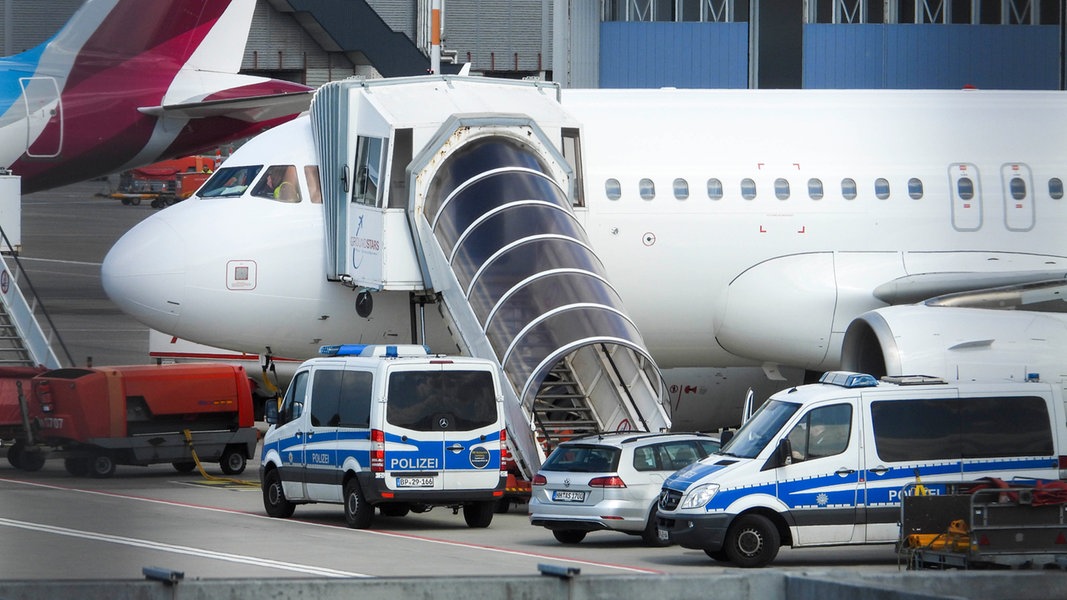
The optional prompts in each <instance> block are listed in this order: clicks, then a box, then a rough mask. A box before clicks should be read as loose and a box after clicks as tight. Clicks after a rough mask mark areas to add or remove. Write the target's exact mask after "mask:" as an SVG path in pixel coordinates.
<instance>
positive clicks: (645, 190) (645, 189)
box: [638, 177, 656, 200]
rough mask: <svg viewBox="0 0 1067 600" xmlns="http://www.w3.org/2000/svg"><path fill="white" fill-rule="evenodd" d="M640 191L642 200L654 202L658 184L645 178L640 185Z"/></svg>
mask: <svg viewBox="0 0 1067 600" xmlns="http://www.w3.org/2000/svg"><path fill="white" fill-rule="evenodd" d="M638 189H639V190H640V192H641V199H642V200H652V199H653V198H655V197H656V184H655V183H653V182H652V180H651V179H649V178H647V177H645V178H643V179H641V183H640V184H639V185H638Z"/></svg>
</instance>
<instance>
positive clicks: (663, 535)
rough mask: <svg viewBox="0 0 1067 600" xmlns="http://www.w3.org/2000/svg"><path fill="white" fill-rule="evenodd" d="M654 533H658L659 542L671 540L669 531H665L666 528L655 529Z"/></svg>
mask: <svg viewBox="0 0 1067 600" xmlns="http://www.w3.org/2000/svg"><path fill="white" fill-rule="evenodd" d="M656 533H657V534H658V535H659V541H661V542H669V541H671V532H669V531H667V530H666V529H657V530H656Z"/></svg>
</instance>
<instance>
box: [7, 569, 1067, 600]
mask: <svg viewBox="0 0 1067 600" xmlns="http://www.w3.org/2000/svg"><path fill="white" fill-rule="evenodd" d="M161 573H162V575H161ZM166 573H167V572H166V571H164V570H160V572H158V573H155V574H154V575H153V576H154V577H155V579H153V580H148V579H145V580H94V581H0V600H67V599H70V600H215V599H217V598H226V599H227V600H298V599H299V600H307V599H308V598H315V599H316V600H350V599H351V598H359V599H360V600H397V599H403V600H421V599H425V600H441V599H443V598H464V599H471V598H478V599H479V600H482V599H484V600H498V599H499V600H618V599H619V598H647V599H649V600H656V599H661V598H715V600H787V599H788V600H854V599H855V598H864V600H872V599H873V600H932V599H935V598H936V599H939V600H943V599H946V598H948V599H951V598H966V599H975V600H979V599H981V600H988V599H989V598H997V600H1024V599H1030V598H1034V599H1037V598H1040V599H1043V600H1047V599H1049V598H1067V576H1065V575H1064V574H1063V573H1062V572H1040V571H1035V572H1021V571H1010V572H1008V571H995V572H973V571H966V572H964V571H936V572H934V571H924V572H910V573H899V574H895V575H894V574H882V575H859V576H857V575H855V573H851V572H850V573H849V574H848V580H846V581H842V580H838V579H836V578H831V576H830V574H828V573H826V572H820V573H811V574H809V573H803V572H792V571H776V570H773V569H767V570H763V571H738V572H737V573H728V574H722V573H717V574H714V575H629V576H615V575H581V574H576V575H573V576H551V575H541V576H537V575H532V576H516V577H408V578H370V579H269V580H268V579H255V580H253V579H225V580H223V579H215V580H198V579H184V578H179V577H178V576H177V574H174V576H173V577H167V575H166Z"/></svg>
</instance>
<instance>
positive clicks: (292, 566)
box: [0, 518, 370, 577]
mask: <svg viewBox="0 0 1067 600" xmlns="http://www.w3.org/2000/svg"><path fill="white" fill-rule="evenodd" d="M0 526H2V527H12V528H15V529H25V530H28V531H36V532H41V533H51V534H54V535H63V536H67V537H74V538H81V539H85V540H90V541H94V542H107V543H109V544H120V545H122V546H133V547H135V548H144V549H147V550H157V551H159V552H170V553H172V554H184V555H187V556H195V557H197V558H205V559H209V560H222V561H227V562H234V563H241V564H245V565H252V566H256V567H266V568H269V569H282V570H285V571H294V572H297V573H305V574H308V575H318V576H321V577H370V575H365V574H363V573H352V572H349V571H338V570H336V569H327V568H325V567H314V566H311V565H301V564H297V563H290V562H282V561H277V560H271V559H269V558H257V557H255V556H245V555H241V554H229V553H226V552H215V551H214V550H206V549H204V548H191V547H189V546H177V545H174V544H164V543H161V542H153V541H151V540H142V539H137V538H128V537H122V536H117V535H108V534H105V533H96V532H92V531H80V530H77V529H67V528H66V527H55V526H53V525H43V524H40V523H28V522H26V521H15V520H12V519H4V518H0Z"/></svg>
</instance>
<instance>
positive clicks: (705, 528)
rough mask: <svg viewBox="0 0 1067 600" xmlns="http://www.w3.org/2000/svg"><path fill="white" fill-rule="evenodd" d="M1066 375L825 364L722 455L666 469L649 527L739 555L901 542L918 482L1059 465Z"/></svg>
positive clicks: (1044, 471) (1025, 476)
mask: <svg viewBox="0 0 1067 600" xmlns="http://www.w3.org/2000/svg"><path fill="white" fill-rule="evenodd" d="M1065 442H1067V433H1065V416H1064V404H1063V387H1062V384H1048V383H1039V382H1033V383H1029V382H1015V383H1010V382H1005V383H955V382H954V383H952V384H949V383H947V382H945V381H944V380H941V379H937V378H931V377H923V376H916V377H885V378H882V380H876V379H875V378H874V377H872V376H870V375H864V374H860V373H850V372H841V371H837V372H829V373H826V374H824V375H823V377H822V379H821V383H818V384H812V385H805V386H800V387H794V388H792V389H788V390H784V391H781V392H778V393H777V394H775V395H773V396H771V397H770V399H768V400H767V402H766V403H764V405H763V406H762V407H760V409H759V411H757V412H756V414H754V415H753V416H752V418H751V419H749V421H748V422H746V423H745V424H744V425H743V426H742V427H741V428H740V429H739V430H738V431H737V433H736V434H735V435H734V437H733V438H732V439H731V440H730V441H729V443H727V444H725V445H724V446H723V447H722V449H721V450H720V452H719V453H718V454H713V455H711V456H709V457H707V458H705V459H704V460H702V461H700V462H698V463H694V464H693V465H690V466H689V467H686V468H684V469H682V470H680V471H678V472H677V473H675V474H673V475H672V476H671V477H669V478H668V479H667V480H666V481H665V482H664V485H663V490H662V492H661V494H660V498H659V502H658V511H659V512H658V515H659V517H658V518H659V534H660V537H661V538H663V539H668V538H669V539H670V540H671V541H673V542H676V543H678V544H679V545H681V546H682V547H685V548H695V549H701V550H704V552H705V553H706V554H707V555H708V556H709V557H711V558H713V559H715V560H719V561H730V562H733V563H735V564H737V565H739V566H743V567H759V566H763V565H766V564H768V563H770V562H771V561H772V560H774V558H775V556H776V555H777V554H778V549H779V547H780V546H781V545H783V544H785V545H789V546H793V547H802V546H830V545H844V544H882V543H892V542H896V541H897V540H898V537H899V534H900V531H899V525H898V522H899V521H900V498H901V496H900V495H901V493H902V489H904V488H905V486H909V484H911V487H914V484H916V483H921V484H923V486H924V487H925V488H927V489H928V490H930V491H931V492H932V493H939V492H940V493H945V489H946V484H952V483H963V482H969V481H976V480H979V479H982V478H986V477H995V478H999V479H1002V480H1005V481H1011V480H1016V481H1019V480H1055V479H1063V478H1065V476H1067V470H1065V469H1067V456H1064V454H1065Z"/></svg>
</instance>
